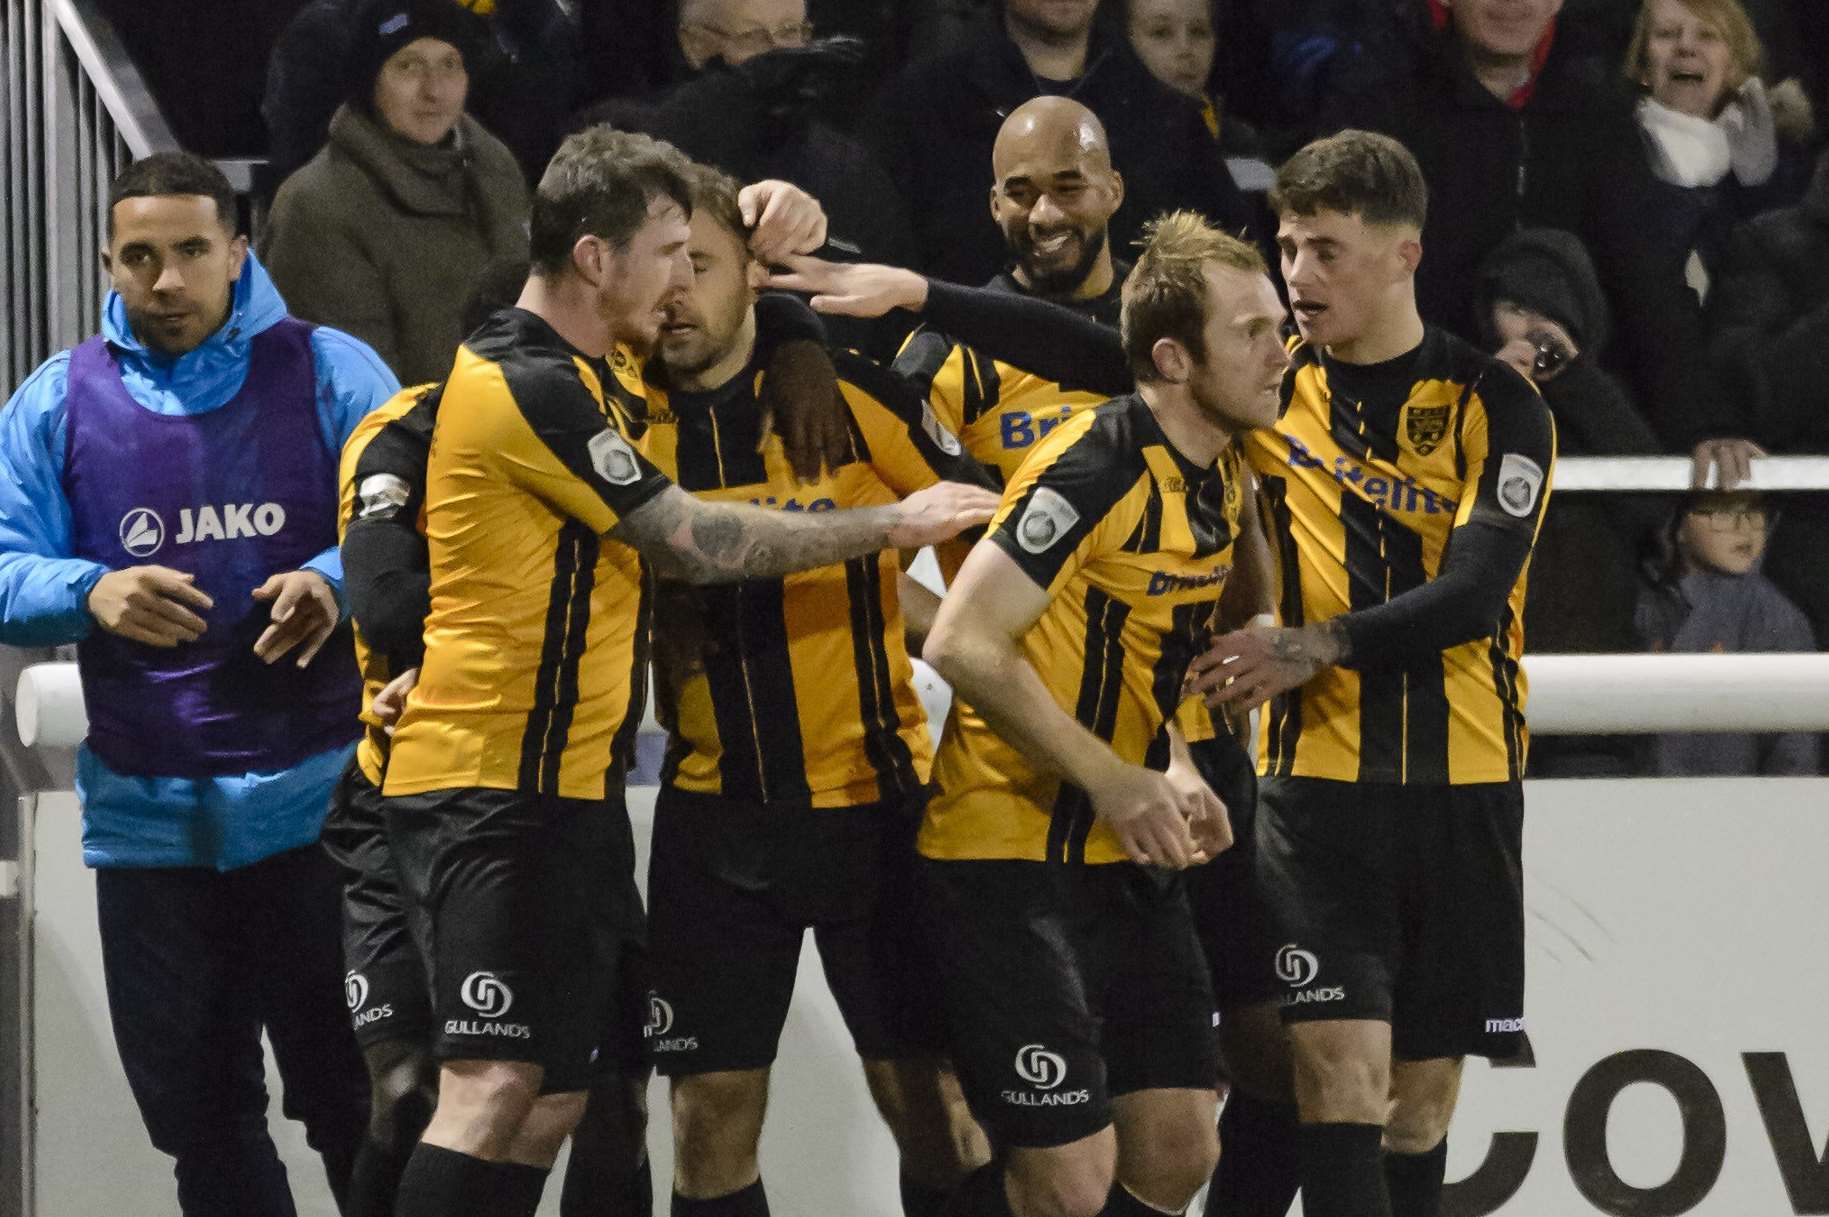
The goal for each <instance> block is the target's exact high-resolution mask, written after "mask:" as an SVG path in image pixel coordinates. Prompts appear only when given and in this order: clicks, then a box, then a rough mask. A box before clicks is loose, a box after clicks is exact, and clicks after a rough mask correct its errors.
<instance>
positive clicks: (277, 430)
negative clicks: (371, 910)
mask: <svg viewBox="0 0 1829 1217" xmlns="http://www.w3.org/2000/svg"><path fill="white" fill-rule="evenodd" d="M234 224H235V196H234V193H233V191H232V189H231V188H230V186H229V183H228V181H227V180H226V179H225V178H224V177H223V176H222V174H221V173H220V172H218V171H217V170H216V168H215V167H214V166H212V165H211V164H210V163H209V162H207V161H204V160H201V159H199V158H197V157H194V156H190V155H187V154H182V153H164V154H160V155H157V156H152V157H148V158H146V159H145V160H142V161H138V162H136V163H135V164H133V165H132V166H130V167H129V168H128V169H127V170H126V171H125V172H123V173H122V174H121V176H120V177H119V178H118V179H117V180H116V181H115V183H114V186H113V189H112V190H111V192H110V195H109V212H108V238H109V244H108V254H107V258H106V261H107V265H108V269H109V271H110V273H111V274H112V276H113V281H114V289H115V290H114V291H113V292H111V293H110V294H109V296H108V300H107V304H106V307H105V310H104V315H103V321H102V332H101V334H100V335H99V336H97V337H94V338H91V339H89V340H88V341H87V342H84V343H83V344H81V345H80V346H78V347H76V348H75V349H74V350H73V351H68V352H65V353H63V354H60V355H57V356H55V357H53V358H52V359H50V360H49V361H47V362H46V363H45V364H44V365H43V366H42V367H40V368H39V369H38V370H37V371H36V372H34V373H33V374H32V376H31V378H30V379H28V380H27V381H26V383H25V384H24V385H23V386H21V388H20V389H19V391H18V392H17V393H16V394H14V396H13V398H12V400H11V401H10V402H8V403H7V406H6V409H5V412H4V413H3V414H0V463H3V465H4V471H5V476H4V477H0V643H9V644H12V645H16V646H44V645H51V644H58V643H69V642H74V643H77V659H78V663H79V665H80V668H81V672H82V682H83V692H84V696H85V699H86V702H87V705H88V713H89V738H88V740H87V742H86V743H85V744H84V746H83V748H82V752H81V754H80V756H79V758H78V762H77V794H78V795H79V797H80V798H81V800H82V805H83V860H84V861H85V862H86V863H87V864H88V865H90V866H92V867H95V868H96V897H97V902H98V906H99V912H100V922H101V939H102V961H103V967H104V971H105V974H106V977H107V984H108V1004H109V1010H110V1013H111V1015H112V1018H113V1022H114V1033H115V1042H116V1044H117V1045H118V1047H119V1049H120V1053H121V1062H122V1064H123V1066H124V1067H125V1069H126V1072H127V1079H128V1082H129V1083H130V1084H131V1086H132V1088H133V1093H134V1098H135V1099H136V1100H137V1102H138V1103H139V1107H140V1113H141V1116H142V1117H143V1119H144V1120H145V1122H146V1127H147V1131H148V1132H149V1133H150V1134H151V1138H152V1143H153V1144H154V1145H155V1146H157V1147H158V1148H159V1149H161V1150H163V1151H164V1152H165V1153H167V1154H170V1155H172V1156H173V1157H174V1158H175V1159H176V1160H177V1166H176V1174H177V1180H178V1197H179V1203H180V1205H181V1207H182V1208H183V1211H184V1212H185V1214H186V1215H187V1217H196V1215H201V1214H208V1215H210V1217H216V1215H223V1217H228V1215H231V1214H232V1215H234V1217H267V1215H269V1214H272V1215H286V1217H290V1214H292V1212H293V1204H292V1198H291V1196H290V1194H289V1192H288V1189H287V1184H286V1173H285V1170H284V1168H283V1167H282V1166H281V1165H280V1162H279V1157H278V1154H277V1153H276V1151H275V1149H274V1146H273V1143H272V1141H271V1140H270V1138H269V1137H268V1135H267V1131H266V1107H267V1096H266V1092H265V1089H264V1069H263V1065H262V1055H261V1045H260V1035H261V1032H262V1031H263V1030H264V1031H265V1032H266V1033H267V1036H268V1038H269V1039H270V1041H271V1042H272V1045H273V1049H274V1054H275V1056H276V1057H277V1058H278V1061H279V1066H280V1072H281V1076H282V1078H283V1081H284V1083H285V1099H284V1108H285V1111H286V1114H287V1115H289V1116H292V1117H294V1118H296V1119H299V1120H302V1121H303V1122H304V1125H305V1129H306V1135H307V1139H308V1140H309V1141H310V1143H311V1144H312V1146H313V1147H314V1148H316V1149H317V1150H318V1151H319V1152H320V1153H321V1154H322V1155H323V1157H324V1161H325V1167H326V1170H327V1172H328V1174H329V1176H330V1180H331V1185H332V1188H333V1190H335V1191H336V1192H337V1193H338V1194H339V1195H341V1194H342V1192H343V1190H344V1188H345V1186H346V1185H347V1182H348V1177H349V1169H350V1164H351V1161H352V1159H353V1157H354V1154H355V1151H356V1148H357V1147H358V1146H359V1145H360V1143H361V1138H362V1133H363V1127H364V1121H365V1115H366V1105H367V1092H368V1086H367V1081H366V1078H365V1076H364V1074H363V1070H362V1063H361V1060H360V1058H359V1056H358V1054H357V1051H356V1046H355V1042H354V1039H353V1038H352V1036H351V1034H350V1030H349V1020H348V1018H347V1017H346V1015H345V1012H344V1010H343V1008H342V1002H341V1000H340V998H339V995H340V994H341V993H342V986H341V985H340V984H339V983H338V982H339V980H340V979H341V976H342V965H341V962H340V959H339V944H338V925H337V918H338V896H339V888H338V879H337V875H336V873H335V871H334V868H333V867H332V866H331V864H330V862H329V860H328V859H327V858H326V857H325V856H324V854H323V853H322V851H321V850H320V849H319V848H318V846H317V838H318V830H319V827H320V824H321V822H322V820H323V817H324V811H325V808H326V807H327V805H328V802H329V797H330V791H331V787H332V786H333V784H334V783H335V781H336V779H337V776H338V774H339V773H341V771H342V769H343V767H344V765H345V763H346V762H347V761H348V759H349V756H350V751H351V748H352V745H353V744H354V741H355V738H356V734H357V731H358V724H357V721H356V712H357V709H358V698H359V691H358V690H359V685H358V682H357V677H356V671H355V666H354V659H353V652H352V650H351V647H350V645H349V643H348V642H347V641H344V642H342V644H341V645H339V644H338V643H337V641H336V640H335V639H334V638H333V634H335V633H337V632H338V626H339V623H340V619H341V617H342V605H341V588H340V585H341V582H342V565H341V562H340V561H339V559H338V557H337V549H336V535H337V534H336V514H337V484H336V469H337V454H338V452H339V451H340V450H341V448H342V445H343V441H344V439H345V438H346V437H347V436H348V435H349V433H350V432H351V431H352V430H353V429H354V428H355V425H356V423H357V421H358V420H359V419H360V418H361V417H362V416H363V415H364V414H366V413H367V412H368V411H369V410H371V409H373V408H374V407H375V406H376V405H378V404H379V403H381V402H382V401H384V400H385V399H386V398H387V397H389V396H390V395H391V394H392V393H393V392H394V391H395V390H396V389H397V388H398V387H399V386H398V385H397V384H396V383H395V381H394V378H393V376H392V375H391V374H390V373H389V372H388V370H387V368H386V367H385V366H384V365H383V364H382V362H381V361H380V359H378V358H377V357H376V356H375V354H374V353H373V352H372V351H370V350H369V349H368V348H367V347H365V346H363V345H362V344H361V343H360V342H357V341H356V340H354V339H352V338H350V337H348V336H347V335H344V334H340V333H337V332H336V331H334V330H329V329H323V328H317V327H313V326H310V325H307V324H305V323H303V322H300V321H297V320H294V319H293V318H291V317H288V316H287V315H286V309H285V304H284V302H282V301H281V300H280V298H279V294H278V292H277V291H275V290H274V287H273V285H272V283H271V281H269V279H268V278H267V275H266V272H265V271H264V270H262V269H261V267H260V265H259V263H258V262H256V261H255V259H254V258H253V257H252V256H251V255H250V254H249V253H248V245H247V240H246V238H245V237H239V236H236V235H235V230H234ZM326 643H328V644H329V645H326Z"/></svg>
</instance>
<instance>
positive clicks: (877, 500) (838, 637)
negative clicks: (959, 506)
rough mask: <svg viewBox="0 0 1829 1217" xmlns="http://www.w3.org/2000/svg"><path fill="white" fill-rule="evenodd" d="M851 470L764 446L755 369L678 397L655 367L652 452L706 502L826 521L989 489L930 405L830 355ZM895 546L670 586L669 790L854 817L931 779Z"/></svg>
mask: <svg viewBox="0 0 1829 1217" xmlns="http://www.w3.org/2000/svg"><path fill="white" fill-rule="evenodd" d="M833 362H834V365H835V366H836V368H837V370H838V375H839V382H838V383H839V391H840V393H841V394H842V396H843V398H844V404H845V406H846V407H847V408H848V411H849V414H850V423H851V426H850V445H851V450H850V453H849V455H848V457H847V458H846V459H845V460H844V461H843V462H842V463H840V464H839V465H838V467H837V468H835V469H832V470H828V471H826V472H824V473H822V474H821V475H820V477H819V480H818V481H816V482H812V483H800V482H797V481H796V479H795V477H794V473H793V470H792V469H790V468H789V467H788V463H787V458H786V457H785V456H784V455H783V452H782V445H781V441H780V440H779V439H778V438H776V437H775V436H773V435H772V434H770V435H767V436H766V438H765V433H764V422H763V411H762V407H761V404H760V402H759V401H758V400H757V394H758V391H759V389H760V386H761V381H762V373H761V371H760V369H759V368H757V367H755V366H753V365H752V366H751V367H750V368H749V369H747V370H746V371H745V372H744V373H743V374H742V375H740V376H738V377H737V378H736V379H735V380H734V381H732V382H731V383H729V384H727V385H725V386H724V387H723V388H721V389H718V390H714V391H712V392H707V393H682V392H677V391H675V392H671V393H669V392H667V391H666V390H665V389H663V388H662V387H661V386H660V384H659V380H660V378H661V373H660V372H659V370H658V367H657V366H655V367H651V369H650V371H651V383H650V387H649V390H648V423H649V431H648V440H649V447H648V454H649V456H650V457H651V458H652V459H653V461H654V463H655V464H656V465H657V466H659V467H660V468H661V469H662V470H663V471H664V472H666V473H668V474H670V475H672V476H673V477H674V478H675V479H676V480H677V481H678V482H679V484H680V486H681V488H682V489H684V490H687V491H689V492H691V493H692V494H694V495H697V496H698V497H700V498H703V499H707V500H712V501H719V502H736V503H754V504H757V505H759V506H764V507H773V508H777V509H779V510H782V511H807V512H821V511H832V510H837V509H841V508H851V507H876V506H883V505H885V504H889V503H893V502H895V501H897V500H898V499H900V498H902V497H904V496H906V495H909V494H912V493H914V492H915V491H917V490H921V489H924V488H925V487H928V486H931V485H933V484H934V483H935V482H939V481H942V480H947V479H952V480H955V481H957V480H983V478H984V475H983V473H982V472H981V471H979V470H978V469H977V467H976V465H974V464H973V463H972V462H971V461H970V460H969V459H968V458H966V457H965V456H964V455H963V452H962V450H961V448H960V446H959V442H958V440H957V439H955V438H954V437H953V436H952V435H951V434H950V433H949V432H946V431H944V430H940V429H938V428H937V426H936V425H935V424H934V422H933V419H932V415H931V414H924V411H923V405H922V403H921V401H920V400H919V399H918V398H916V397H914V395H913V394H912V393H911V392H910V391H909V390H908V389H907V387H906V386H905V385H903V384H902V383H901V382H899V381H898V380H896V379H895V378H894V377H893V376H892V375H890V374H889V373H888V372H887V371H886V370H884V369H882V368H880V367H878V366H877V365H875V364H873V363H871V362H869V361H868V360H866V359H864V358H862V357H861V356H857V355H852V354H845V353H839V354H835V355H834V356H833ZM898 559H899V555H898V554H897V553H896V551H895V550H885V551H883V552H882V553H877V554H870V555H868V556H866V557H862V558H854V559H852V560H851V561H849V562H843V563H834V564H833V565H830V566H821V567H817V568H815V569H813V570H807V571H800V572H797V573H795V574H792V575H789V576H787V577H786V578H781V579H749V580H745V581H743V582H741V583H729V584H722V585H718V586H711V587H686V586H683V585H679V584H675V583H672V582H666V583H663V584H661V586H660V589H659V592H658V599H657V602H656V603H657V608H656V612H655V618H654V630H655V640H654V645H655V657H656V667H655V678H656V686H657V688H656V696H657V697H658V698H659V700H660V704H661V707H662V714H661V716H662V718H663V720H664V721H666V724H667V726H668V729H669V735H670V739H669V741H668V752H667V761H666V766H665V768H664V769H663V771H662V778H661V780H662V781H663V782H664V783H666V784H668V785H671V786H674V787H677V788H678V789H681V790H690V791H695V792H698V793H704V794H723V795H729V796H734V797H738V798H743V799H748V800H753V801H756V802H764V803H778V804H785V805H795V804H798V805H801V806H809V805H810V806H813V807H850V806H856V805H860V804H865V803H873V802H877V801H879V800H882V799H888V798H892V797H894V796H897V795H899V794H903V793H906V792H908V791H912V790H914V789H916V788H918V787H919V786H922V785H924V784H925V783H926V782H927V779H928V774H929V770H930V769H931V767H932V751H933V748H932V744H931V742H930V739H929V736H928V732H927V718H926V715H925V714H924V713H923V711H922V709H921V700H920V698H919V696H917V695H916V693H915V689H914V670H913V668H912V666H911V665H910V663H909V659H908V651H907V645H906V643H905V642H904V639H903V634H904V625H903V621H902V609H901V602H900V599H899V597H898V595H897V592H896V575H897V572H898V571H899V569H900V563H899V560H898Z"/></svg>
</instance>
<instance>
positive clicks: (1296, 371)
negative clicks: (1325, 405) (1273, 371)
mask: <svg viewBox="0 0 1829 1217" xmlns="http://www.w3.org/2000/svg"><path fill="white" fill-rule="evenodd" d="M1320 363H1321V357H1320V356H1319V355H1317V354H1316V353H1315V349H1314V348H1313V347H1311V346H1309V345H1308V344H1307V343H1306V342H1298V343H1296V344H1295V345H1294V346H1292V347H1291V348H1290V351H1289V368H1288V370H1287V371H1285V372H1284V373H1283V384H1282V387H1281V388H1279V389H1278V391H1277V397H1278V405H1277V411H1276V416H1277V421H1279V422H1281V421H1282V419H1283V416H1284V415H1285V414H1288V413H1289V407H1290V404H1291V403H1292V402H1294V401H1295V399H1296V380H1297V378H1298V376H1299V375H1300V373H1301V371H1302V370H1303V369H1304V368H1315V367H1319V366H1320Z"/></svg>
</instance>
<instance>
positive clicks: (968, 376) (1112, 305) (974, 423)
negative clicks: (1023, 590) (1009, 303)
mask: <svg viewBox="0 0 1829 1217" xmlns="http://www.w3.org/2000/svg"><path fill="white" fill-rule="evenodd" d="M1113 269H1114V273H1113V276H1112V282H1111V288H1110V290H1108V291H1106V292H1104V293H1103V294H1102V295H1099V296H1095V297H1093V298H1092V299H1090V300H1056V301H1055V303H1057V304H1059V305H1061V306H1062V307H1064V308H1070V309H1072V310H1073V311H1075V312H1077V313H1079V314H1081V315H1082V316H1084V317H1088V318H1091V319H1092V320H1094V321H1097V322H1099V323H1100V324H1101V325H1107V326H1110V327H1111V328H1112V329H1113V330H1116V329H1117V326H1118V309H1119V305H1120V300H1119V293H1120V290H1121V289H1122V287H1123V284H1124V278H1125V276H1126V275H1128V274H1129V273H1130V267H1129V266H1128V265H1125V264H1123V263H1119V264H1117V265H1116V266H1115V267H1114V268H1113ZM985 286H986V287H987V288H989V289H990V290H992V291H1000V292H1012V293H1015V294H1017V295H1028V294H1029V293H1028V289H1027V288H1025V287H1023V285H1022V284H1021V283H1019V282H1017V281H1016V279H1015V277H1014V276H1012V275H1011V274H1010V273H1009V272H1007V271H1006V272H1004V273H1003V274H1000V275H998V276H997V277H996V278H995V279H992V280H991V281H990V283H988V284H986V285H985ZM894 367H895V371H896V373H897V375H899V376H901V377H902V378H903V379H904V380H906V381H908V382H909V384H911V385H912V386H913V387H914V388H916V389H917V390H919V391H920V392H922V393H925V394H926V395H927V400H928V402H929V404H930V405H931V406H932V408H933V411H934V413H935V415H936V416H937V417H938V419H939V421H940V423H941V425H943V426H945V427H947V428H948V429H950V430H952V431H953V432H955V433H957V434H958V436H959V439H960V442H962V443H963V444H964V445H965V448H966V451H967V452H969V453H971V455H972V457H973V458H974V459H976V460H977V461H978V463H979V464H981V465H983V466H984V467H985V468H987V469H989V470H992V471H993V472H994V473H995V474H996V476H997V478H998V479H999V481H1000V483H1007V482H1008V481H1009V480H1010V479H1011V478H1012V477H1014V476H1016V471H1017V469H1019V468H1021V466H1022V463H1023V461H1024V460H1026V459H1027V458H1028V455H1029V453H1030V452H1031V451H1032V450H1033V449H1034V447H1035V445H1036V443H1037V442H1038V441H1040V440H1041V439H1043V438H1044V437H1046V436H1048V435H1049V434H1051V433H1052V432H1053V431H1054V429H1055V428H1056V427H1058V426H1060V425H1061V424H1062V423H1064V422H1066V421H1067V420H1068V419H1069V418H1072V417H1073V416H1074V415H1075V414H1077V413H1079V412H1080V411H1082V410H1090V409H1092V408H1093V407H1094V406H1098V405H1102V404H1104V403H1105V402H1107V401H1109V400H1111V398H1110V396H1109V395H1108V394H1105V393H1099V392H1094V391H1092V390H1089V389H1080V388H1074V387H1071V386H1068V385H1064V384H1061V383H1059V382H1057V381H1052V380H1049V379H1047V378H1046V377H1043V376H1038V375H1036V374H1034V373H1032V372H1027V371H1024V370H1023V369H1022V368H1019V367H1017V366H1016V365H1014V364H1010V363H1004V362H1002V361H999V360H994V359H991V358H990V357H989V356H986V355H984V354H982V353H980V352H978V351H976V350H973V349H972V348H971V347H969V346H966V345H964V344H963V343H959V342H956V341H954V340H953V339H951V338H949V337H947V336H946V335H945V334H942V333H940V332H939V331H937V330H932V329H920V330H916V331H915V332H914V333H913V334H912V335H910V336H909V339H908V341H907V342H906V343H905V344H904V345H903V347H902V353H901V354H900V355H897V356H896V359H895V364H894ZM970 550H971V546H970V545H969V544H965V543H962V542H958V541H954V542H950V543H948V544H946V545H940V546H936V547H935V549H934V553H935V556H936V557H937V558H938V559H939V563H940V569H941V571H942V573H944V574H945V576H946V578H947V580H948V581H949V582H950V581H951V580H952V579H953V578H954V577H955V576H957V575H958V573H959V567H960V566H961V565H962V564H963V563H964V561H965V555H966V554H967V553H969V552H970ZM1178 721H1179V722H1180V723H1181V729H1182V733H1183V734H1184V735H1185V736H1186V737H1187V739H1188V740H1189V742H1195V741H1199V740H1209V739H1212V738H1213V737H1214V735H1215V734H1216V731H1215V727H1214V722H1213V716H1212V715H1211V714H1209V713H1208V712H1207V711H1206V708H1205V707H1203V706H1201V705H1199V704H1198V703H1196V702H1189V703H1188V704H1187V705H1186V706H1184V707H1182V710H1181V712H1180V714H1179V716H1178Z"/></svg>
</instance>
